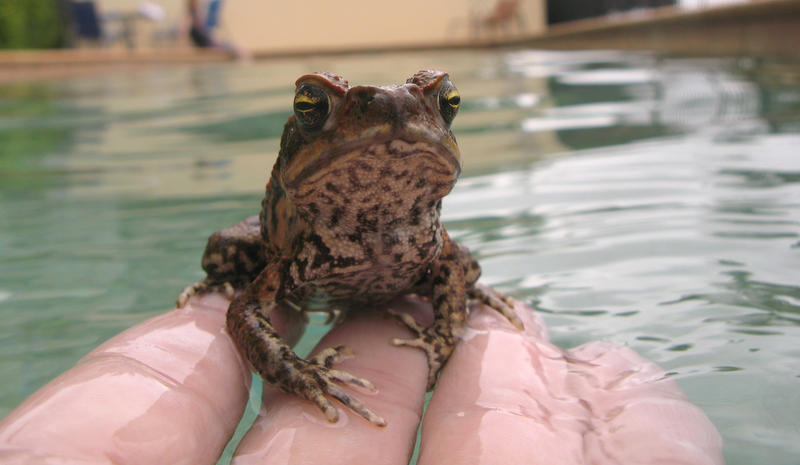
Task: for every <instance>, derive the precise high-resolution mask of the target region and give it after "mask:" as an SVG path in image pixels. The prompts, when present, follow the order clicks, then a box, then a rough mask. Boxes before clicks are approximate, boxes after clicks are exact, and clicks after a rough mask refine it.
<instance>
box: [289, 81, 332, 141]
mask: <svg viewBox="0 0 800 465" xmlns="http://www.w3.org/2000/svg"><path fill="white" fill-rule="evenodd" d="M330 107H331V105H330V100H329V99H328V94H327V93H326V92H325V91H324V90H323V89H322V88H321V87H319V86H316V85H314V84H311V83H305V84H302V85H301V86H300V87H298V88H297V92H296V93H295V95H294V116H295V117H296V118H297V122H298V123H300V126H301V128H303V129H305V130H309V131H313V130H316V129H319V128H321V127H322V125H323V124H324V123H325V120H326V119H327V118H328V113H329V112H330Z"/></svg>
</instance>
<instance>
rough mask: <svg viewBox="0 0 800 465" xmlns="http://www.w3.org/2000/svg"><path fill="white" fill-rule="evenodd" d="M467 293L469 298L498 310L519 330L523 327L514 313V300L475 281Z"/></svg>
mask: <svg viewBox="0 0 800 465" xmlns="http://www.w3.org/2000/svg"><path fill="white" fill-rule="evenodd" d="M468 295H469V298H470V299H475V300H478V301H480V302H481V303H483V304H485V305H488V306H490V307H492V308H493V309H495V310H497V311H498V312H500V314H501V315H503V316H504V317H506V319H508V321H509V323H511V324H512V325H514V327H516V328H517V329H519V330H520V331H523V330H524V329H525V327H524V326H523V324H522V320H520V319H519V317H518V316H517V314H516V313H514V301H513V300H511V299H510V298H508V297H506V296H505V295H503V294H501V293H500V292H497V291H495V290H494V289H492V288H491V287H489V286H487V285H485V284H479V283H476V284H475V287H473V288H472V289H470V290H469V291H468Z"/></svg>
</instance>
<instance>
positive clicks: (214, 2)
mask: <svg viewBox="0 0 800 465" xmlns="http://www.w3.org/2000/svg"><path fill="white" fill-rule="evenodd" d="M221 7H222V0H211V1H210V2H209V3H208V13H207V14H206V31H210V30H212V29H214V28H215V27H217V24H219V11H220V10H221Z"/></svg>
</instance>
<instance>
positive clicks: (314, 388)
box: [275, 346, 386, 426]
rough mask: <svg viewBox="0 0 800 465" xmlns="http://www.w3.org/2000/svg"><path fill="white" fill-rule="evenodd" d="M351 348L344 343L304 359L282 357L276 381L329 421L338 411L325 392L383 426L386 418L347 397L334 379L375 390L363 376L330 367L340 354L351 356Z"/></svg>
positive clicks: (377, 424)
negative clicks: (282, 362) (312, 404)
mask: <svg viewBox="0 0 800 465" xmlns="http://www.w3.org/2000/svg"><path fill="white" fill-rule="evenodd" d="M351 355H352V351H351V350H350V349H349V348H347V347H345V346H337V347H332V348H328V349H325V350H323V351H322V352H320V353H318V354H317V355H315V356H313V357H310V358H309V359H308V360H303V359H301V358H299V357H298V358H295V359H294V360H287V361H286V366H285V368H286V370H285V371H283V370H278V371H277V372H276V378H278V379H276V380H275V381H276V383H277V384H278V385H280V386H286V387H285V388H284V389H285V390H287V391H289V392H292V393H294V394H297V395H299V396H301V397H303V398H305V399H308V400H310V401H311V402H313V403H314V405H316V406H317V407H319V409H320V410H322V413H323V414H324V415H325V418H327V419H328V421H330V422H331V423H334V422H336V421H338V420H339V412H338V411H337V410H336V407H334V406H333V404H332V403H331V401H329V400H328V399H327V398H326V397H325V395H326V394H327V395H329V396H331V397H333V398H334V399H336V400H338V401H339V402H341V403H342V404H344V405H345V406H346V407H347V408H349V409H350V410H352V411H354V412H355V413H357V414H359V415H361V416H362V417H364V419H366V420H367V421H369V422H370V423H372V424H374V425H376V426H386V421H385V420H384V419H383V418H381V417H379V416H378V415H376V414H375V413H373V412H372V411H371V410H370V409H368V408H367V407H366V406H365V405H364V404H362V403H361V402H360V401H359V400H357V399H355V398H353V397H351V396H350V395H349V394H347V393H346V392H345V391H344V390H343V389H342V388H341V387H339V386H338V385H337V384H335V383H337V382H338V383H342V384H351V385H354V386H359V387H362V388H365V389H368V390H370V391H373V392H376V389H375V386H374V385H373V384H372V383H371V382H369V381H368V380H366V379H363V378H359V377H357V376H353V375H351V374H350V373H347V372H346V371H342V370H336V369H334V368H332V366H333V364H334V363H336V362H338V361H340V360H341V359H342V358H344V357H347V356H351Z"/></svg>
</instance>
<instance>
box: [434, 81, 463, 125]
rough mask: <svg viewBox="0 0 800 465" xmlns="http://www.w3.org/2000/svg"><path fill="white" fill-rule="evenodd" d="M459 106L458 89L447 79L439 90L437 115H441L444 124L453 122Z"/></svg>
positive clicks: (459, 96)
mask: <svg viewBox="0 0 800 465" xmlns="http://www.w3.org/2000/svg"><path fill="white" fill-rule="evenodd" d="M445 79H446V78H445ZM460 106H461V95H460V94H459V93H458V89H456V86H454V85H453V83H452V82H450V80H449V79H446V80H445V81H443V82H442V87H441V88H440V89H439V113H441V114H442V118H443V119H444V122H445V123H447V124H450V123H452V122H453V119H455V117H456V113H458V108H459V107H460Z"/></svg>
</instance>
